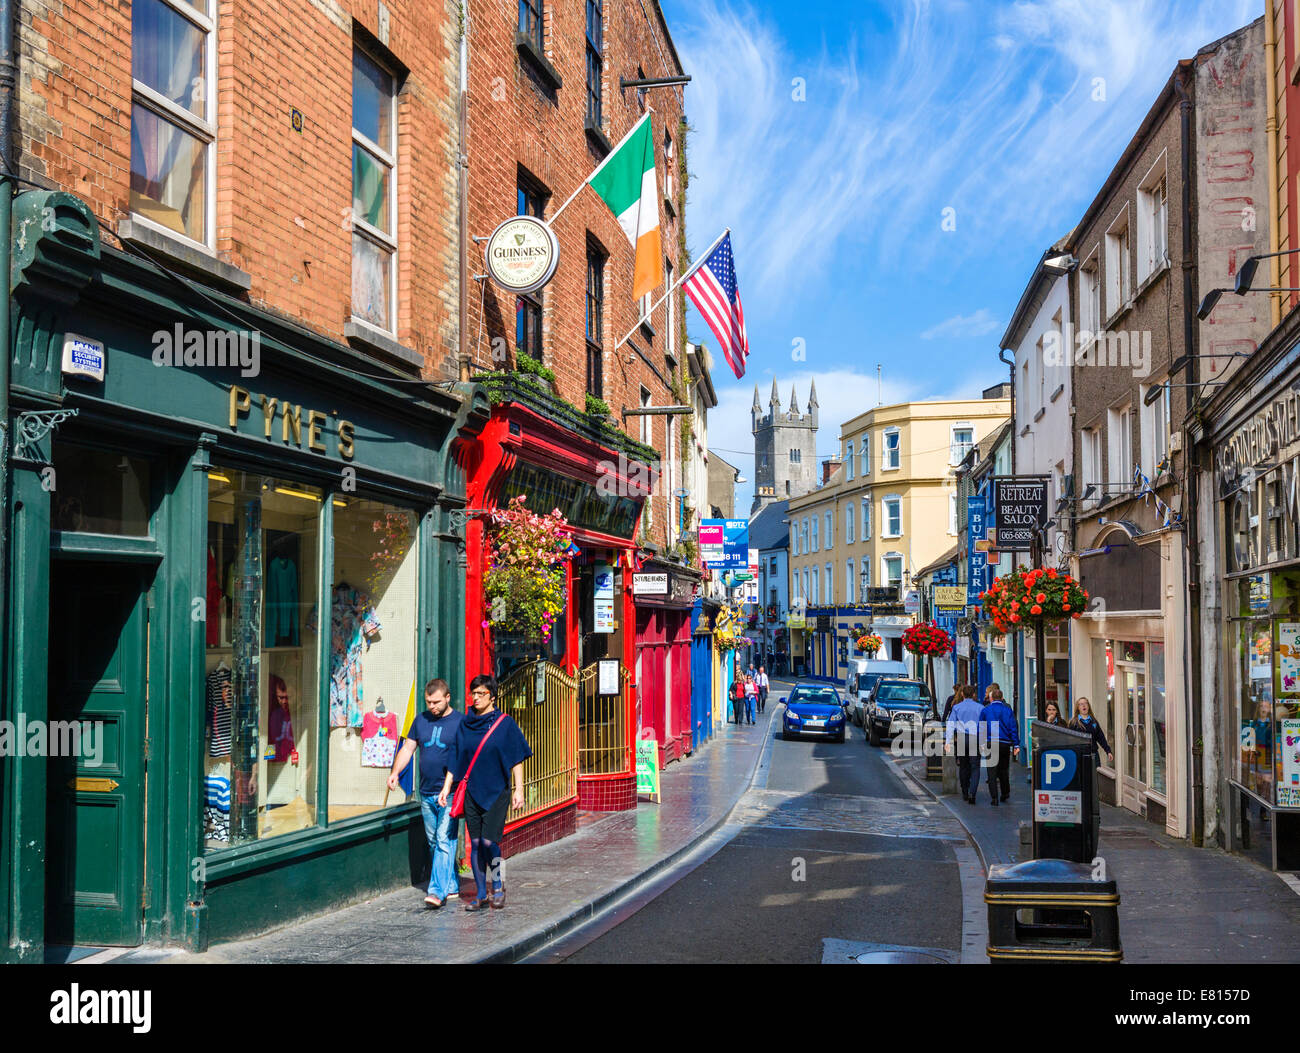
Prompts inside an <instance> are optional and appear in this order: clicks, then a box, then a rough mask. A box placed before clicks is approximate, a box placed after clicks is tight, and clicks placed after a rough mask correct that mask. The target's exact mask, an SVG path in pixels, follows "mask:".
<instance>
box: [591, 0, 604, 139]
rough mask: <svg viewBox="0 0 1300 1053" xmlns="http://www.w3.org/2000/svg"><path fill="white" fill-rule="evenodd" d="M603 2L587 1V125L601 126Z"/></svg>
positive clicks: (601, 0)
mask: <svg viewBox="0 0 1300 1053" xmlns="http://www.w3.org/2000/svg"><path fill="white" fill-rule="evenodd" d="M602 6H603V0H587V124H588V125H589V126H590V127H592V128H600V127H601V126H602V125H603V123H604V122H603V119H602V117H601V91H600V78H601V72H602V67H603V65H604V47H605V44H604V33H605V27H604V18H605V15H604V11H603V10H602Z"/></svg>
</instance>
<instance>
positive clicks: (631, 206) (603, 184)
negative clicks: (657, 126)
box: [587, 113, 664, 299]
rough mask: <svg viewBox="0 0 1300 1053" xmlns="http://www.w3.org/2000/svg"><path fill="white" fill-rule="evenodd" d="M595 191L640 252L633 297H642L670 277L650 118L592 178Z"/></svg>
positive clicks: (617, 149)
mask: <svg viewBox="0 0 1300 1053" xmlns="http://www.w3.org/2000/svg"><path fill="white" fill-rule="evenodd" d="M587 182H588V183H590V184H591V188H592V189H593V190H594V191H596V193H597V194H599V195H600V199H601V200H602V201H604V202H605V204H606V205H608V206H609V210H610V211H611V212H613V213H614V215H615V216H617V217H618V225H619V226H620V227H622V228H623V233H624V234H626V235H627V240H628V241H630V242H631V243H632V247H633V248H634V249H635V250H636V276H635V277H634V278H633V280H632V296H633V298H634V299H640V298H641V297H642V296H644V295H645V294H646V293H648V292H650V291H651V290H652V289H654V288H655V287H656V286H657V285H658V284H659V283H660V282H662V281H663V279H664V265H663V254H662V252H661V251H660V247H659V191H658V187H657V186H656V183H655V141H654V131H653V129H652V128H651V126H650V114H648V113H647V114H646V115H645V116H644V117H642V118H641V119H640V120H639V121H637V122H636V124H635V125H633V127H632V130H631V131H630V132H628V133H627V135H625V136H624V137H623V141H622V142H620V143H619V144H618V145H617V146H616V147H614V149H613V151H612V152H611V153H610V155H609V156H608V157H606V158H605V160H604V161H602V162H601V163H600V167H599V168H597V169H596V170H595V171H594V172H592V173H591V175H590V176H589V177H588V179H587Z"/></svg>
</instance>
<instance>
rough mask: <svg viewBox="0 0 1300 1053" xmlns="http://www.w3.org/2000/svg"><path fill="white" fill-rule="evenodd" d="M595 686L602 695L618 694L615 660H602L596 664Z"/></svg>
mask: <svg viewBox="0 0 1300 1053" xmlns="http://www.w3.org/2000/svg"><path fill="white" fill-rule="evenodd" d="M596 685H597V691H599V693H600V694H602V695H617V694H618V659H617V658H602V659H601V660H600V661H599V662H597V663H596Z"/></svg>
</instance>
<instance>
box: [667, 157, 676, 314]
mask: <svg viewBox="0 0 1300 1053" xmlns="http://www.w3.org/2000/svg"><path fill="white" fill-rule="evenodd" d="M676 177H677V160H676V158H674V157H673V137H672V136H671V135H669V134H668V132H667V131H665V132H664V197H666V198H668V200H669V201H671V200H672V199H673V188H674V187H675V186H676V183H675V182H674V180H675V179H676ZM669 288H672V286H671V285H670V286H669Z"/></svg>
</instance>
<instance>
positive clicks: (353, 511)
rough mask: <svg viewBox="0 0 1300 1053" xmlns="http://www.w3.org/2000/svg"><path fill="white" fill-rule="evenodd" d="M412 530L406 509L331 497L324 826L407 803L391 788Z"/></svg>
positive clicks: (408, 682)
mask: <svg viewBox="0 0 1300 1053" xmlns="http://www.w3.org/2000/svg"><path fill="white" fill-rule="evenodd" d="M417 526H418V521H417V519H416V516H415V514H414V513H413V512H411V511H409V510H406V509H401V508H395V507H393V506H391V505H386V504H382V503H380V502H378V501H371V500H367V499H365V498H358V497H355V496H353V495H346V496H344V497H339V498H335V507H334V532H333V533H334V567H333V582H334V584H333V588H332V590H331V595H330V598H329V613H328V622H327V623H326V624H327V625H328V632H329V639H330V644H329V670H328V677H329V707H328V712H329V821H330V822H337V821H339V820H342V819H348V818H351V817H353V816H357V815H364V814H366V813H368V812H373V811H377V810H379V809H381V808H384V807H389V808H391V807H395V806H398V805H401V804H404V803H405V797H404V796H403V795H401V794H390V793H389V791H388V785H387V782H388V771H389V768H390V767H391V766H392V762H393V756H394V754H395V753H396V751H397V747H398V742H399V737H400V735H401V732H402V728H401V721H402V717H403V715H404V714H405V712H406V708H407V705H408V703H409V701H410V699H411V697H412V692H413V691H415V687H416V685H415V648H416V638H417V637H416V611H417V594H418V589H419V573H418V559H417V551H418V544H417V541H418V531H417ZM310 628H311V629H312V630H313V632H314V630H315V619H313V620H312V624H311V626H310Z"/></svg>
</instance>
